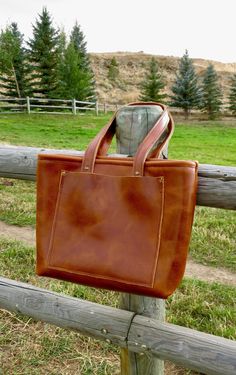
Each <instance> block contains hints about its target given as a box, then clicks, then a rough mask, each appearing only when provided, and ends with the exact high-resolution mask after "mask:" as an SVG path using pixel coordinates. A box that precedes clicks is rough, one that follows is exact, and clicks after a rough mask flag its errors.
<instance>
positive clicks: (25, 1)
mask: <svg viewBox="0 0 236 375" xmlns="http://www.w3.org/2000/svg"><path fill="white" fill-rule="evenodd" d="M43 6H46V7H47V9H48V10H49V12H50V13H51V15H52V17H53V20H54V25H55V26H58V27H62V26H64V28H65V31H66V32H70V30H71V28H72V27H73V25H74V23H75V21H76V20H77V21H78V23H79V24H80V25H81V28H82V31H83V32H84V34H85V38H86V41H87V48H88V52H116V51H130V52H138V51H143V52H145V53H151V54H155V55H169V56H182V55H183V54H184V51H185V49H188V51H189V55H190V57H193V58H195V57H198V58H205V59H211V60H218V61H222V62H234V63H236V41H235V39H236V0H224V1H221V0H0V28H4V27H5V26H6V24H7V23H10V22H13V21H15V22H17V23H18V26H19V29H20V31H21V32H22V33H23V34H24V35H25V37H26V38H27V37H29V36H30V35H31V33H32V26H31V25H32V23H34V22H35V19H36V17H37V14H38V13H41V11H42V7H43Z"/></svg>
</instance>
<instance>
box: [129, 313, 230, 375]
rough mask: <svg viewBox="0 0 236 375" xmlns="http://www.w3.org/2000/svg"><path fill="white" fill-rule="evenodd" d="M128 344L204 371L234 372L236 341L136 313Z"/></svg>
mask: <svg viewBox="0 0 236 375" xmlns="http://www.w3.org/2000/svg"><path fill="white" fill-rule="evenodd" d="M128 348H129V349H130V350H131V351H135V352H137V353H140V350H141V351H143V353H144V355H143V356H146V357H147V358H150V357H152V356H156V357H157V358H159V357H160V358H163V359H168V360H171V361H172V362H174V363H177V364H180V365H183V366H184V367H187V368H190V369H192V370H196V371H200V372H201V373H204V374H215V375H223V374H224V375H235V374H236V342H234V341H231V340H228V339H224V338H221V337H217V336H213V335H209V334H206V333H203V332H198V331H195V330H192V329H188V328H184V327H179V326H176V325H173V324H169V323H162V322H158V321H156V320H154V319H149V318H146V317H143V316H139V315H136V316H135V317H134V319H133V321H132V325H131V328H130V331H129V337H128Z"/></svg>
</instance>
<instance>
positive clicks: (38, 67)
mask: <svg viewBox="0 0 236 375" xmlns="http://www.w3.org/2000/svg"><path fill="white" fill-rule="evenodd" d="M0 95H4V96H7V97H19V98H20V97H26V96H39V97H45V98H63V99H71V98H76V99H78V100H90V101H93V100H95V97H96V94H95V79H94V75H93V71H92V69H91V66H90V61H89V56H88V54H87V46H86V41H85V37H84V34H83V32H82V30H81V28H80V26H79V25H78V23H77V22H76V23H75V25H74V27H73V29H72V31H71V34H70V35H69V38H67V35H66V34H65V32H64V31H63V30H62V31H61V30H58V29H56V28H55V27H54V26H53V22H52V18H51V15H50V14H49V12H48V11H47V9H46V8H45V7H44V8H43V10H42V13H41V14H39V16H38V18H37V19H36V22H35V24H33V36H32V38H30V39H29V40H27V41H24V38H23V34H22V33H21V32H20V31H19V29H18V25H17V23H15V22H13V23H11V24H10V25H9V26H7V27H6V28H5V30H2V31H1V34H0Z"/></svg>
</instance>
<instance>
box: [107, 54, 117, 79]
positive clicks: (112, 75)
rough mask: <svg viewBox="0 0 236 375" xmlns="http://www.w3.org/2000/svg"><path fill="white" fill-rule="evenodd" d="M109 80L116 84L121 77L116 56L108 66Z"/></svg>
mask: <svg viewBox="0 0 236 375" xmlns="http://www.w3.org/2000/svg"><path fill="white" fill-rule="evenodd" d="M107 76H108V79H109V80H110V81H111V82H112V83H114V82H115V81H116V80H117V78H118V76H119V65H118V62H117V61H116V58H115V56H113V57H112V59H111V61H110V62H109V64H108V73H107Z"/></svg>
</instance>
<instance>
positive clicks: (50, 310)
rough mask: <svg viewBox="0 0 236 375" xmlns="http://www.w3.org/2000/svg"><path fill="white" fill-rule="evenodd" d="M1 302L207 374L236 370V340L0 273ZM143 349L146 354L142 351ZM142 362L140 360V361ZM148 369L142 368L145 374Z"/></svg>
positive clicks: (230, 373)
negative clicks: (42, 286)
mask: <svg viewBox="0 0 236 375" xmlns="http://www.w3.org/2000/svg"><path fill="white" fill-rule="evenodd" d="M0 308H2V309H6V310H8V311H12V312H18V313H21V314H24V315H27V316H29V317H32V318H34V319H36V320H42V321H44V322H47V323H50V324H54V325H56V326H59V327H63V328H69V329H73V330H76V331H79V332H81V333H82V334H85V335H88V336H91V337H96V338H99V339H103V340H111V342H113V343H115V344H117V345H119V346H120V347H122V348H126V349H128V350H129V351H133V352H135V353H139V355H140V361H145V363H147V361H146V358H148V359H149V363H150V364H151V363H152V357H153V356H154V357H156V358H162V359H168V360H171V361H172V362H174V363H177V364H181V365H183V366H185V367H187V368H191V369H194V370H197V371H200V372H202V373H204V374H215V375H222V374H224V375H235V374H236V342H235V341H231V340H228V339H224V338H221V337H218V336H213V335H209V334H206V333H203V332H198V331H195V330H192V329H188V328H184V327H180V326H176V325H173V324H169V323H163V322H160V321H157V320H156V319H153V318H150V317H144V316H141V315H135V314H134V313H132V312H129V311H125V310H121V309H115V308H112V307H108V306H103V305H99V304H96V303H92V302H88V301H84V300H81V299H77V298H72V297H68V296H63V295H61V294H58V293H54V292H51V291H48V290H44V289H40V288H37V287H34V286H32V285H29V284H26V283H21V282H17V281H13V280H9V279H6V278H2V277H1V278H0ZM142 354H143V355H142ZM140 366H141V365H140ZM146 373H148V372H143V373H142V375H145V374H146Z"/></svg>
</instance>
